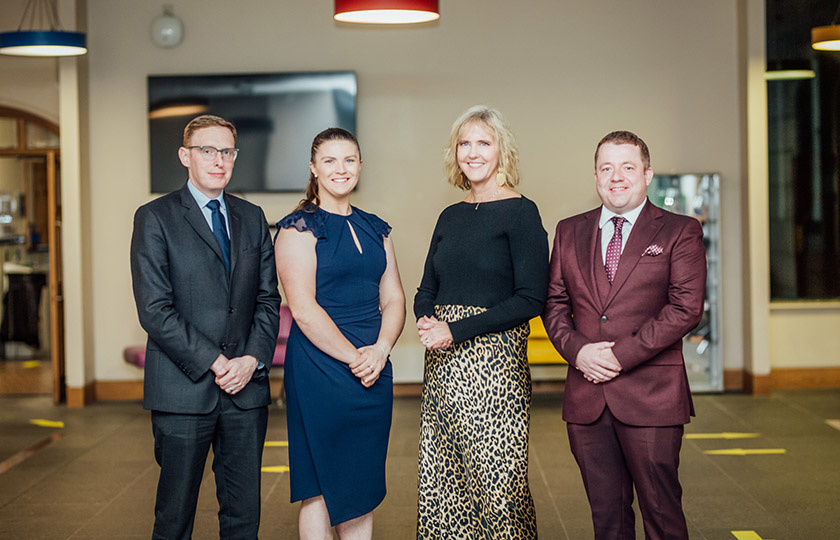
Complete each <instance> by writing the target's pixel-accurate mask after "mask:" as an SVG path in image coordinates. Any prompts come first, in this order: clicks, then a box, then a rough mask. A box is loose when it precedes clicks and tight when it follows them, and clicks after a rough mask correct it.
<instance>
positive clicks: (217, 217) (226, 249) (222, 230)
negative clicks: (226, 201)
mask: <svg viewBox="0 0 840 540" xmlns="http://www.w3.org/2000/svg"><path fill="white" fill-rule="evenodd" d="M220 206H221V205H220V204H219V201H217V200H216V199H213V200H212V201H210V202H208V203H207V208H209V209H210V221H211V222H212V223H213V236H215V237H216V242H218V243H219V247H220V248H222V255H224V257H225V266H227V270H228V272H230V238H228V234H227V227H225V216H223V215H222V211H221V210H219V207H220Z"/></svg>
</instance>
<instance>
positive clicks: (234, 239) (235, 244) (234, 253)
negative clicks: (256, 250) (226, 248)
mask: <svg viewBox="0 0 840 540" xmlns="http://www.w3.org/2000/svg"><path fill="white" fill-rule="evenodd" d="M225 206H226V207H227V215H228V222H229V223H228V226H229V227H230V273H231V275H233V271H234V270H235V269H236V262H237V260H238V259H239V247H240V246H241V245H242V243H241V242H240V241H239V235H240V234H241V231H242V222H241V221H240V219H239V211H238V208H237V207H236V200H235V199H233V198H232V197H229V196H228V194H227V193H225Z"/></svg>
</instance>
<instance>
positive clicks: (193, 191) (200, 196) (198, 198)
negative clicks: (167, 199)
mask: <svg viewBox="0 0 840 540" xmlns="http://www.w3.org/2000/svg"><path fill="white" fill-rule="evenodd" d="M187 189H188V190H190V195H192V196H193V199H195V202H196V203H198V207H199V208H204V207H205V206H207V203H209V202H210V201H211V200H212V199H211V198H210V197H208V196H207V195H205V194H204V193H202V192H201V191H199V189H198V188H197V187H195V186H194V185H193V183H192V180H187ZM216 200H217V201H219V204H220V205H221V208H222V210H223V211H224V212H225V213H227V207H226V206H225V192H224V190H222V192H221V193H220V194H219V196H218V197H216Z"/></svg>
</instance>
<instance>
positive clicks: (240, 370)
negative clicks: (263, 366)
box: [210, 354, 259, 395]
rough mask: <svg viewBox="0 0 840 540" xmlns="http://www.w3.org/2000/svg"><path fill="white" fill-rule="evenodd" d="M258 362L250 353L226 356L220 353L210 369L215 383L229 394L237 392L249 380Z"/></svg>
mask: <svg viewBox="0 0 840 540" xmlns="http://www.w3.org/2000/svg"><path fill="white" fill-rule="evenodd" d="M257 365H259V362H258V361H257V359H256V358H255V357H253V356H251V355H245V356H237V357H236V358H230V359H228V358H226V357H225V355H223V354H220V355H219V356H218V357H217V358H216V360H215V361H214V362H213V365H211V366H210V369H211V370H212V371H213V373H215V374H216V384H217V385H218V386H219V388H221V389H222V390H224V391H225V392H227V393H228V394H230V395H234V394H238V393H239V392H240V391H241V390H242V389H243V388H245V385H246V384H248V383H249V382H250V381H251V377H252V376H253V375H254V371H255V370H256V369H257Z"/></svg>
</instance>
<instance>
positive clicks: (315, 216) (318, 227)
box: [277, 205, 327, 238]
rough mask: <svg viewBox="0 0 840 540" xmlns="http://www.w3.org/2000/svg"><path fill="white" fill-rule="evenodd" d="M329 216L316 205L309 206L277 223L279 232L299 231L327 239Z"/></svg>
mask: <svg viewBox="0 0 840 540" xmlns="http://www.w3.org/2000/svg"><path fill="white" fill-rule="evenodd" d="M326 219H327V216H326V215H325V214H324V212H322V211H320V209H319V208H317V207H316V206H314V205H310V206H307V207H306V208H304V209H303V210H295V211H294V212H292V213H291V214H289V215H288V216H286V217H284V218H283V219H281V220H280V221H278V222H277V230H280V229H292V228H294V229H297V230H298V231H299V232H311V233H312V234H313V235H314V236H315V238H326V237H327V236H326V235H327V227H326Z"/></svg>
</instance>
